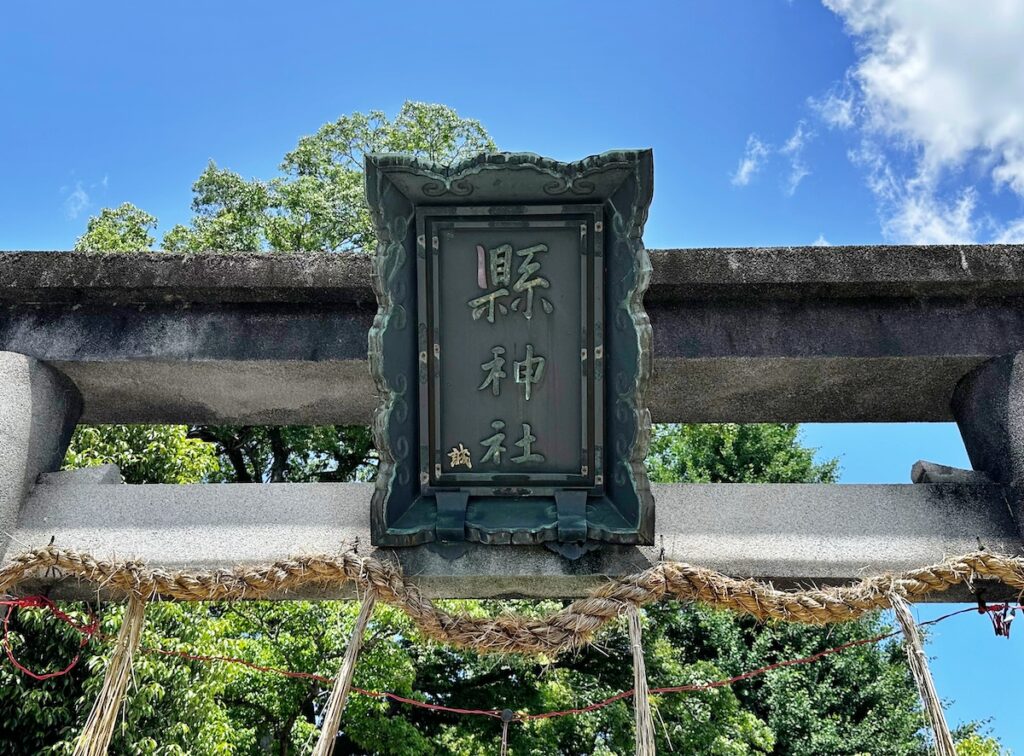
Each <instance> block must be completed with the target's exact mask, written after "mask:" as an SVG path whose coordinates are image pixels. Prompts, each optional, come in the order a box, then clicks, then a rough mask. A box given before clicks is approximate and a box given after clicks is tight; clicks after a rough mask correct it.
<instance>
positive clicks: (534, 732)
mask: <svg viewBox="0 0 1024 756" xmlns="http://www.w3.org/2000/svg"><path fill="white" fill-rule="evenodd" d="M490 148H493V143H492V142H491V139H490V137H489V136H488V135H487V132H486V131H485V130H484V129H483V127H482V126H481V125H480V124H479V123H477V122H475V121H470V120H466V119H462V118H460V117H458V116H457V114H455V113H454V111H452V110H450V109H449V108H446V107H443V106H440V105H425V104H422V103H406V105H405V106H404V107H403V108H402V110H401V112H400V113H399V114H398V116H397V117H396V118H394V119H388V118H387V117H386V116H385V115H384V114H383V113H379V112H372V113H369V114H360V113H356V114H352V115H349V116H343V117H342V118H339V119H338V120H337V121H335V122H332V123H329V124H326V125H325V126H323V127H322V128H321V129H319V130H318V131H317V132H316V133H315V134H313V135H311V136H308V137H304V138H302V139H301V140H299V143H298V145H297V146H296V148H295V149H294V150H293V151H292V152H289V153H288V154H287V155H286V156H285V158H284V160H283V161H282V164H281V175H280V176H277V177H275V178H272V179H269V180H266V181H261V180H255V179H253V180H247V179H243V178H241V177H240V176H239V175H238V174H235V173H233V172H231V171H228V170H225V169H222V168H220V167H218V166H216V165H215V164H213V163H211V164H210V165H209V166H208V167H207V168H206V170H204V171H203V173H202V175H201V176H200V177H199V179H198V180H197V181H196V183H195V185H194V186H193V192H194V199H193V210H194V217H193V218H192V220H191V222H190V223H189V224H188V225H183V226H176V227H174V228H173V229H171V230H170V231H169V232H168V233H167V235H166V236H165V237H164V243H163V245H164V247H165V248H167V249H168V250H174V251H182V252H191V251H196V250H201V249H208V248H209V249H258V250H266V251H309V250H332V251H339V250H354V251H359V250H368V249H370V248H371V247H372V241H373V238H372V230H371V229H370V225H369V220H368V217H367V215H366V209H365V207H364V205H363V202H362V183H361V182H362V178H361V168H362V155H364V154H365V153H366V152H368V151H401V152H413V153H415V154H419V155H421V156H423V157H426V158H429V159H431V160H435V161H442V162H443V161H448V160H453V159H458V158H460V157H464V156H468V155H470V154H472V153H474V152H476V151H478V150H479V149H490ZM154 228H155V219H153V218H152V216H150V215H148V214H147V213H145V212H143V211H141V210H138V209H137V208H134V207H133V206H131V205H127V204H126V205H122V206H121V207H119V208H116V209H115V210H104V211H103V212H102V213H101V214H100V215H99V216H98V217H96V218H93V219H91V220H90V222H89V227H88V229H87V232H86V234H85V235H84V236H83V237H82V239H80V240H79V246H80V247H81V248H83V249H95V250H108V251H124V250H127V249H147V248H149V247H150V246H151V245H152V243H153V238H152V236H151V234H150V232H151V231H153V229H154ZM65 462H66V465H67V466H69V467H81V466H86V465H94V464H103V463H107V462H113V463H116V464H118V465H120V467H121V469H122V471H123V473H124V476H125V480H126V482H129V483H195V482H200V481H205V482H231V481H233V482H249V481H263V482H278V481H340V480H351V479H353V478H363V479H365V478H368V477H371V476H372V474H373V471H374V457H373V450H372V447H371V441H370V436H369V432H368V430H367V429H366V428H356V427H343V426H323V427H255V426H241V427H238V426H194V427H186V426H83V427H80V428H79V429H78V430H77V431H76V434H75V437H74V440H73V443H72V446H71V448H70V449H69V451H68V455H67V459H66V461H65ZM649 466H650V469H651V474H652V477H653V478H654V479H655V480H658V481H663V482H673V481H691V482H748V483H749V482H832V481H834V480H835V479H836V473H837V466H836V462H835V461H834V460H832V461H826V462H817V461H815V459H814V452H813V450H811V449H808V448H806V447H804V446H803V445H801V443H800V440H799V436H798V429H797V427H796V426H793V425H756V426H742V425H713V426H697V425H682V426H679V425H676V426H664V427H660V428H658V429H656V433H655V438H654V442H653V446H652V452H651V455H650V458H649ZM125 548H126V550H130V544H126V545H125ZM446 603H447V604H448V605H449V608H452V609H459V610H462V611H467V612H470V613H475V614H483V613H492V614H493V613H500V612H502V611H509V610H512V611H520V612H526V613H530V612H533V613H536V614H538V615H539V614H541V613H544V612H547V611H551V610H553V609H556V608H557V607H558V606H560V605H561V602H553V601H548V602H540V603H533V602H509V601H505V602H496V601H491V602H478V601H459V602H446ZM83 610H84V607H78V608H77V609H76V611H78V612H79V613H80V616H84V615H81V612H82V611H83ZM355 613H356V607H354V606H351V605H349V604H347V603H344V602H320V603H306V602H281V603H271V602H255V603H242V602H239V603H234V604H154V605H151V606H150V607H148V609H147V625H146V630H145V637H144V639H143V644H144V645H145V646H148V647H155V648H163V649H167V650H181V651H188V652H195V653H200V654H208V655H227V656H234V657H239V658H245V659H247V660H249V661H251V662H253V663H256V664H260V665H265V666H270V667H278V668H285V669H290V670H294V671H297V672H307V673H314V674H319V675H324V676H328V677H329V676H332V675H334V674H335V673H336V671H337V667H338V665H339V663H340V659H341V657H342V655H343V653H344V650H345V644H346V642H347V638H348V634H349V632H350V630H351V628H352V625H353V623H354V619H355ZM120 616H121V610H120V609H119V608H116V607H105V608H104V610H103V618H104V620H103V621H104V630H105V631H106V632H108V633H114V632H116V628H117V627H118V624H119V621H120ZM644 622H645V629H644V646H645V656H646V660H647V668H648V674H649V678H650V683H651V685H652V687H656V686H662V685H679V684H686V683H697V682H707V681H712V680H717V679H721V678H724V677H728V676H730V675H735V674H737V673H740V672H744V671H746V670H748V669H752V668H755V667H759V666H763V665H767V664H771V663H773V662H776V661H781V660H784V659H788V658H793V657H797V656H804V655H808V654H812V653H815V652H817V651H820V650H822V649H824V648H828V647H831V646H835V645H838V644H840V643H842V642H844V641H846V640H850V639H854V638H859V637H864V636H865V635H873V634H877V633H878V632H879V631H880V629H881V628H882V627H883V623H884V620H883V618H882V617H881V616H874V617H870V618H867V619H864V620H861V621H859V622H850V623H846V624H843V625H837V626H833V627H831V628H814V627H803V626H798V625H787V624H776V623H769V624H764V625H759V624H757V623H754V622H752V621H750V620H747V619H742V618H737V617H735V616H733V615H731V614H727V613H724V612H719V611H714V610H711V609H707V608H703V607H694V606H683V605H680V604H677V603H673V602H668V603H663V604H660V605H657V606H652V607H650V608H648V609H647V610H646V612H645V618H644ZM11 642H12V646H13V647H14V648H15V649H16V651H17V653H18V654H19V655H21V656H22V657H23V658H24V659H25V660H26V661H27V662H29V663H30V664H32V665H33V666H35V667H38V668H42V669H52V668H56V667H59V666H62V665H63V664H65V663H66V660H67V659H69V658H71V657H72V656H73V655H74V654H75V653H76V652H77V649H78V643H79V639H78V637H77V635H76V634H74V633H73V632H72V631H70V630H69V629H68V628H66V627H63V626H61V625H59V624H58V623H55V622H54V621H53V620H52V618H48V617H47V616H46V614H45V613H44V612H42V611H41V610H19V611H17V612H16V613H15V615H14V617H13V619H12V621H11ZM108 653H109V648H108V647H105V646H103V645H100V644H91V645H90V646H88V647H87V648H86V649H85V650H84V651H83V661H82V663H81V664H80V665H79V666H78V667H77V668H76V669H75V670H74V671H73V672H72V673H71V674H70V675H68V676H65V677H61V678H57V679H55V680H51V681H47V682H43V683H38V682H33V681H31V680H28V679H27V678H25V677H23V676H21V675H19V674H18V673H16V672H15V671H14V670H13V669H12V668H11V667H10V666H9V665H0V742H4V743H7V744H12V745H10V747H9V748H8V749H7V750H8V751H9V752H12V753H13V752H23V753H70V752H71V749H72V747H73V742H74V737H75V735H76V734H77V732H78V731H79V730H80V728H81V726H82V724H83V722H84V719H85V716H86V715H87V713H88V709H89V707H90V706H91V703H92V699H93V696H94V695H95V693H96V691H97V690H98V688H99V685H100V682H101V679H102V669H103V665H104V662H105V658H106V655H107V654H108ZM629 659H630V649H629V644H628V640H627V637H626V634H625V630H624V628H623V627H621V626H620V627H613V628H611V629H610V630H609V631H608V632H607V633H605V634H603V635H602V636H601V639H600V642H599V644H598V645H597V646H595V647H591V648H587V649H584V650H582V651H580V652H578V653H576V654H574V655H571V656H567V657H565V658H560V659H557V660H552V659H545V658H525V657H519V656H485V655H479V654H475V653H471V652H464V651H457V650H454V649H451V648H446V647H442V646H438V645H435V644H432V643H430V642H428V641H427V640H426V639H425V638H423V637H422V636H421V634H420V633H419V631H418V630H417V628H416V627H415V626H414V625H413V624H412V623H411V622H410V621H409V619H408V618H407V617H406V616H405V615H404V614H403V613H401V612H400V611H398V610H395V609H392V608H390V607H386V606H378V608H377V610H376V612H375V613H374V616H373V619H372V621H371V623H370V626H369V629H368V632H367V640H366V643H365V645H364V651H363V654H362V656H361V661H360V664H359V665H358V667H357V671H356V679H355V684H356V685H357V686H360V687H363V688H367V689H375V690H387V691H392V692H395V693H398V694H401V695H405V696H409V697H415V698H420V699H422V700H426V701H430V702H433V703H443V704H447V705H451V706H457V707H465V708H494V709H502V708H511V709H515V710H528V711H533V712H538V711H545V710H553V709H564V708H571V707H575V706H579V705H581V704H586V703H589V702H592V701H597V700H600V699H603V698H605V697H607V696H609V695H611V694H614V693H617V692H618V691H620V690H623V689H625V688H629V687H631V685H632V676H631V675H632V673H631V668H630V662H629ZM328 693H329V689H326V688H325V686H324V685H322V684H321V683H319V682H317V681H315V680H310V679H290V678H285V677H280V676H276V675H273V674H269V673H265V672H258V671H255V670H252V669H247V668H244V667H238V666H235V665H227V664H212V665H210V664H204V663H200V662H196V661H186V660H182V659H177V658H173V657H165V656H161V655H152V654H144V655H142V656H141V657H140V659H139V661H138V662H137V664H136V667H135V673H134V676H133V686H132V688H131V690H130V692H129V696H128V700H127V704H126V708H125V711H124V713H123V717H122V719H121V720H120V724H119V729H118V731H117V733H116V735H115V739H114V742H113V744H112V752H114V753H118V754H184V753H190V754H191V753H194V754H261V753H275V754H299V753H308V752H309V750H310V747H311V745H312V743H313V742H314V741H315V738H316V736H317V727H318V723H319V716H320V713H321V712H322V709H323V706H324V705H325V702H326V698H327V695H328ZM653 706H654V709H655V712H656V713H655V721H656V724H657V732H658V738H659V742H658V745H659V749H660V750H663V751H665V752H678V753H701V754H721V755H729V756H732V755H734V754H735V755H740V754H801V755H802V754H855V753H858V754H878V755H881V754H925V753H927V743H926V738H925V737H924V736H923V734H922V732H923V730H922V725H923V720H922V717H921V713H920V709H919V706H918V704H917V699H916V694H915V692H914V688H913V684H912V681H911V680H910V677H909V675H908V672H907V669H906V667H905V665H904V661H903V656H902V650H901V649H900V648H899V647H898V645H896V644H885V645H880V646H874V645H871V646H862V647H858V648H855V649H851V650H849V651H846V652H844V653H842V654H837V655H834V656H830V657H827V658H826V659H824V660H823V661H821V662H818V663H816V664H814V665H808V666H800V667H791V668H787V669H784V670H778V671H775V672H772V673H770V674H768V675H764V676H761V677H758V678H755V679H753V680H749V681H746V682H743V683H740V684H737V685H734V686H731V687H724V688H718V689H713V690H707V691H703V692H699V693H689V694H681V695H665V696H655V697H654V700H653ZM499 735H500V730H499V727H498V724H497V723H496V722H494V721H493V720H491V719H486V718H470V717H456V716H453V715H447V714H437V713H433V712H426V711H424V710H421V709H415V708H410V707H406V706H403V705H400V704H395V703H389V702H387V701H383V700H380V699H375V698H367V697H364V696H359V695H353V696H352V697H351V698H350V699H349V703H348V707H347V709H346V712H345V716H344V719H343V722H342V729H341V732H340V734H339V740H338V743H337V748H336V753H339V754H340V753H375V754H484V753H493V752H494V751H495V750H496V747H497V742H498V739H499ZM960 736H961V748H962V752H963V753H965V754H970V755H971V756H983V755H987V754H998V752H999V748H998V744H996V743H995V741H993V740H992V739H990V738H986V737H984V736H982V735H980V734H978V732H977V731H976V728H967V729H965V730H964V731H963V732H962V733H960ZM510 739H511V753H514V754H591V753H596V754H615V753H628V752H630V751H631V750H632V746H633V734H632V712H631V709H630V707H629V705H628V704H627V703H624V702H617V703H615V704H612V705H611V706H609V707H607V708H604V709H602V710H600V711H598V712H594V713H590V714H584V715H578V716H567V717H559V718H554V719H545V720H536V721H531V722H528V723H522V724H519V723H517V724H515V725H513V726H512V728H511V730H510Z"/></svg>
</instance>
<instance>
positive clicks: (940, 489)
mask: <svg viewBox="0 0 1024 756" xmlns="http://www.w3.org/2000/svg"><path fill="white" fill-rule="evenodd" d="M86 475H87V473H86V472H85V471H80V472H76V473H73V474H68V473H59V474H58V476H59V477H58V479H56V480H54V479H53V477H52V476H44V478H43V483H42V484H41V485H37V486H36V487H35V489H34V490H33V492H32V493H31V495H30V496H29V498H28V500H27V501H26V503H25V505H24V507H23V508H22V511H21V514H20V516H19V518H18V525H17V528H16V529H15V531H14V534H13V538H12V541H11V544H10V546H9V547H8V554H7V557H10V556H13V555H14V554H15V553H17V552H18V551H20V550H21V549H24V548H27V547H29V546H39V545H45V544H47V543H49V542H50V539H51V537H56V545H58V546H60V547H63V548H74V549H78V550H81V551H84V552H89V553H92V554H96V555H102V556H103V557H104V558H120V559H127V558H138V559H142V560H144V561H145V562H146V563H147V564H148V565H149V566H153V567H163V568H167V569H171V570H174V569H220V568H224V569H230V568H231V567H233V566H235V565H236V564H261V563H267V562H272V561H274V560H276V559H282V558H285V557H288V556H292V555H295V554H334V553H337V552H338V551H340V550H341V549H342V548H343V547H346V546H352V545H358V548H359V553H361V554H366V555H370V554H372V555H374V556H376V557H377V558H380V559H388V560H395V561H397V562H398V563H400V564H401V565H402V567H403V569H404V571H405V574H407V575H409V576H411V577H413V578H414V580H415V582H416V584H417V585H418V586H419V587H420V588H421V589H422V590H423V592H424V593H425V594H427V595H430V596H439V597H448V598H498V597H514V596H530V597H541V598H543V597H551V598H559V597H560V598H570V597H575V596H581V595H584V594H585V593H586V592H587V591H589V590H591V589H593V588H594V587H595V586H597V585H598V584H599V583H600V582H601V581H603V580H605V579H607V578H608V577H616V576H623V575H628V574H630V573H632V572H637V571H639V570H642V569H644V568H646V567H649V566H650V565H652V564H654V563H655V562H656V561H657V560H658V559H659V558H664V559H669V560H678V561H685V562H690V563H692V564H699V565H702V566H707V567H711V568H714V569H717V570H720V571H722V572H725V573H728V574H731V575H734V576H739V577H748V576H749V577H757V578H762V579H770V580H772V581H774V582H775V584H776V585H777V586H779V587H790V586H796V585H803V586H806V585H809V584H811V583H815V584H823V583H835V582H847V581H851V580H856V579H858V578H860V577H866V576H870V575H874V574H877V573H879V572H883V571H886V570H895V571H900V570H908V569H913V568H916V567H921V566H924V565H927V564H931V563H934V562H937V561H941V560H942V559H943V558H944V557H947V556H955V555H960V554H963V553H966V552H968V551H974V550H976V549H977V548H978V545H979V542H980V543H982V544H984V546H985V547H987V548H989V549H991V550H992V551H995V552H999V553H1017V552H1018V551H1019V547H1020V536H1019V535H1018V533H1017V528H1016V526H1015V525H1014V522H1013V519H1012V518H1011V516H1010V512H1009V510H1008V508H1007V507H1006V503H1005V501H1004V499H1003V495H1002V489H1001V487H1000V486H995V485H990V484H989V485H985V484H981V485H970V484H956V483H943V484H933V485H926V484H920V485H815V484H806V485H804V484H787V485H768V484H764V485H744V484H696V485H694V484H690V485H684V484H680V485H659V486H655V487H654V493H655V498H656V499H657V504H658V521H657V529H658V537H657V542H656V544H655V545H654V546H652V547H647V548H638V547H635V546H634V547H623V546H619V547H615V546H605V547H603V548H602V549H600V550H599V551H597V552H594V553H591V554H587V555H585V556H584V557H583V558H581V559H580V560H578V561H569V560H566V559H563V558H562V557H560V556H557V555H556V554H554V553H552V552H550V551H548V550H547V549H545V548H543V547H541V546H479V545H474V546H471V547H470V549H469V551H468V552H467V553H466V554H465V555H464V556H462V557H461V558H460V559H458V560H456V561H448V560H446V559H445V558H443V557H442V556H440V555H438V554H437V553H435V552H433V551H431V550H430V549H428V548H423V547H417V548H411V549H409V548H407V549H391V550H389V549H379V550H376V551H375V550H374V549H373V547H371V546H370V541H369V528H368V525H369V522H368V516H367V513H368V509H369V501H370V489H371V486H370V485H369V484H359V483H312V484H305V483H293V484H255V483H254V484H241V483H240V484H235V485H191V486H173V485H146V486H124V485H110V484H109V482H104V481H103V480H102V476H100V475H95V476H94V478H93V479H90V478H87V477H84V476H86ZM50 480H52V481H53V482H48V481H50ZM115 480H116V477H115ZM47 586H48V587H52V588H53V590H54V594H53V595H56V596H61V597H67V598H89V597H90V596H92V597H94V596H95V587H94V586H91V585H86V584H80V583H78V582H76V581H61V580H59V579H51V580H50V581H48V583H47ZM986 590H987V591H989V592H988V593H987V594H986V595H987V596H989V597H990V598H991V597H994V596H998V595H1002V593H1001V592H999V590H998V588H997V587H995V586H993V587H992V588H988V589H986ZM993 591H994V592H993ZM347 595H348V594H346V593H345V592H344V591H320V592H308V593H302V594H289V596H288V597H289V598H301V597H307V598H330V597H345V596H347ZM969 596H970V594H969V592H968V591H967V590H965V589H954V590H952V591H950V592H949V593H946V594H941V595H939V594H935V595H932V596H930V597H929V599H930V600H944V601H950V600H967V599H969Z"/></svg>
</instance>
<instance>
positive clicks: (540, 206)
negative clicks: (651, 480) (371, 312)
mask: <svg viewBox="0 0 1024 756" xmlns="http://www.w3.org/2000/svg"><path fill="white" fill-rule="evenodd" d="M652 176H653V160H652V155H651V152H650V151H649V150H645V151H616V152H607V153H604V154H602V155H597V156H593V157H589V158H586V159H584V160H581V161H578V162H574V163H561V162H558V161H554V160H549V159H547V158H542V157H539V156H537V155H532V154H519V153H517V154H510V153H500V154H486V155H480V156H478V157H476V158H473V159H471V160H468V161H464V162H462V163H459V164H457V165H453V166H437V165H434V164H430V163H425V162H423V161H420V160H418V159H416V158H412V157H408V156H402V155H370V156H368V157H367V160H366V195H367V201H368V203H369V205H370V209H371V212H372V214H373V218H374V221H375V224H376V227H377V233H378V238H379V245H378V249H377V255H376V259H375V267H374V288H375V291H376V293H377V299H378V303H379V307H378V312H377V317H376V319H375V321H374V325H373V328H372V329H371V331H370V342H369V357H370V365H371V370H372V372H373V375H374V378H375V380H376V382H377V387H378V390H379V392H380V397H381V399H380V405H379V407H378V410H377V414H376V417H375V422H374V434H375V439H376V444H377V448H378V451H379V452H380V458H381V464H380V469H379V473H378V479H377V487H376V490H375V494H374V498H373V504H372V534H373V539H374V543H375V544H377V545H387V546H411V545H416V544H422V543H429V542H449V543H458V542H465V541H478V542H482V543H505V544H507V543H546V544H548V545H550V546H552V547H553V548H555V549H556V550H558V551H560V552H561V553H564V554H566V555H567V556H577V555H579V554H580V553H582V552H583V551H584V550H585V549H586V548H588V547H589V546H591V545H593V544H596V543H600V542H611V543H650V542H651V540H652V538H653V527H654V504H653V500H652V497H651V494H650V490H649V487H648V483H647V477H646V473H645V470H644V466H643V459H644V456H645V454H646V451H647V443H648V437H649V431H650V420H649V414H648V412H647V409H646V406H645V401H644V399H645V391H646V386H647V378H648V375H649V368H650V357H649V351H650V341H651V330H650V324H649V322H648V319H647V315H646V313H645V312H644V309H643V294H644V291H645V290H646V288H647V283H648V280H649V277H650V263H649V261H648V258H647V254H646V252H645V250H644V248H643V244H642V241H641V235H642V231H643V225H644V222H645V220H646V217H647V210H648V206H649V204H650V200H651V191H652V183H653V178H652Z"/></svg>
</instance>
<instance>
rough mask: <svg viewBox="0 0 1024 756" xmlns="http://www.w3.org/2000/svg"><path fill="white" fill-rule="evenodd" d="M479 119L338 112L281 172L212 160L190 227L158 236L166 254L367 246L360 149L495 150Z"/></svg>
mask: <svg viewBox="0 0 1024 756" xmlns="http://www.w3.org/2000/svg"><path fill="white" fill-rule="evenodd" d="M493 149H494V142H493V141H492V140H491V137H490V136H489V135H488V134H487V131H486V130H485V129H484V127H483V126H482V125H481V124H480V123H479V122H478V121H474V120H471V119H467V118H462V117H460V116H459V115H458V114H457V113H456V112H455V111H454V110H452V109H451V108H448V107H446V106H444V105H430V104H426V103H422V102H406V103H405V105H403V106H402V109H401V111H399V113H398V115H397V116H396V117H395V118H394V119H393V120H392V119H389V118H388V117H387V115H386V114H385V113H383V112H382V111H377V110H375V111H372V112H370V113H353V114H352V115H344V116H342V117H341V118H339V119H338V120H337V121H334V122H332V123H327V124H324V125H323V126H321V127H320V129H319V130H318V131H317V132H316V133H315V134H311V135H309V136H304V137H302V138H301V139H300V140H299V143H298V144H297V145H296V146H295V149H293V150H292V151H291V152H289V153H288V154H287V155H285V156H284V159H283V160H282V161H281V165H280V170H281V175H279V176H276V177H274V178H272V179H270V180H267V181H263V180H259V179H245V178H242V177H241V176H240V175H238V174H237V173H235V172H233V171H230V170H227V169H224V168H221V167H219V166H218V165H217V164H216V163H214V162H212V161H211V162H210V164H209V165H208V166H207V167H206V170H204V171H203V173H202V175H200V176H199V178H198V179H197V180H196V182H195V184H193V185H192V195H193V198H192V210H193V212H194V213H195V215H194V217H193V219H192V222H191V224H189V225H188V226H185V225H177V226H174V227H173V228H172V229H171V230H170V231H168V232H167V234H166V235H165V236H164V239H163V247H164V249H166V250H168V251H170V252H198V251H202V250H210V249H215V250H246V251H248V250H273V251H278V252H305V251H329V252H337V251H342V250H349V251H351V250H357V251H368V250H371V249H372V248H373V246H374V244H375V237H374V234H373V228H372V224H371V222H370V214H369V211H368V209H367V207H366V203H365V202H364V200H363V156H364V155H366V154H367V153H370V152H405V153H409V154H413V155H417V156H419V157H423V158H425V159H427V160H431V161H434V162H440V163H451V162H455V161H457V160H460V159H462V158H464V157H470V156H472V155H475V154H477V153H478V152H481V151H485V150H493Z"/></svg>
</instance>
